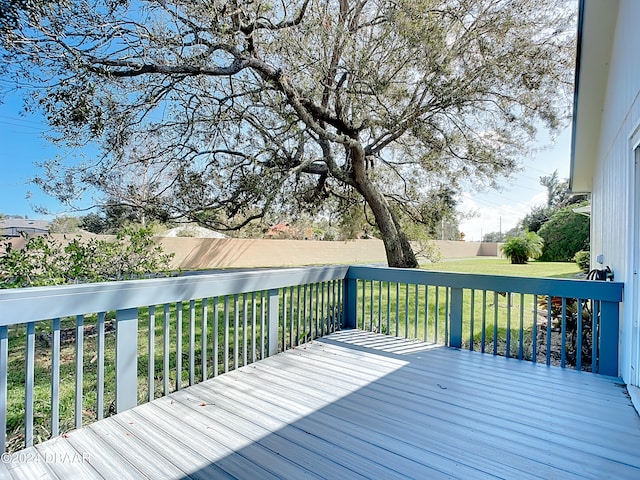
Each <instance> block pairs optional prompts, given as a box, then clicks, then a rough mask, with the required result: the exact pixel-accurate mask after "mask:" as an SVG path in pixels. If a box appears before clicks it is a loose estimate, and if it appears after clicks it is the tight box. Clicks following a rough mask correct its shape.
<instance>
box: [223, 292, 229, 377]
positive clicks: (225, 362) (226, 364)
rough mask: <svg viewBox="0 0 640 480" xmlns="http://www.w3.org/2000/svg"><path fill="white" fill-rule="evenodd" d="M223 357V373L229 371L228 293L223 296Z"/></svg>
mask: <svg viewBox="0 0 640 480" xmlns="http://www.w3.org/2000/svg"><path fill="white" fill-rule="evenodd" d="M222 343H223V345H222V348H223V353H224V358H223V359H222V364H223V370H224V373H227V372H228V371H229V295H225V296H224V333H223V340H222Z"/></svg>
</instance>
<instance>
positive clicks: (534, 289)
mask: <svg viewBox="0 0 640 480" xmlns="http://www.w3.org/2000/svg"><path fill="white" fill-rule="evenodd" d="M347 277H348V278H356V279H360V280H377V281H384V282H398V283H412V284H424V285H440V286H443V287H453V288H469V289H475V290H492V291H498V292H516V293H528V294H535V295H552V296H556V297H569V298H590V299H594V300H602V301H609V302H621V301H622V293H623V288H624V283H622V282H599V281H593V280H578V279H569V278H531V277H511V276H502V275H482V274H472V273H451V272H434V271H429V270H407V269H401V268H388V267H367V266H352V267H350V268H349V272H348V274H347Z"/></svg>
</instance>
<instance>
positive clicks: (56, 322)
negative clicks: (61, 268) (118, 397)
mask: <svg viewBox="0 0 640 480" xmlns="http://www.w3.org/2000/svg"><path fill="white" fill-rule="evenodd" d="M99 318H100V317H99V316H98V320H99ZM102 325H103V330H102V331H103V339H104V314H103V323H102ZM51 330H52V331H51V336H52V338H51V437H52V438H53V437H57V436H58V435H60V319H59V318H54V319H53V325H52V329H51ZM99 341H100V331H99V328H98V342H99ZM103 342H104V340H103ZM102 348H103V363H102V364H103V370H104V346H103V347H102ZM99 361H100V345H99V344H98V362H99ZM0 375H1V373H0ZM100 380H101V377H100V363H98V394H100ZM102 385H103V386H104V375H103V376H102ZM100 400H102V398H100V395H98V401H97V406H96V410H97V413H98V420H100V419H102V415H101V411H100V405H101V403H100ZM0 434H2V435H3V436H4V430H1V429H0Z"/></svg>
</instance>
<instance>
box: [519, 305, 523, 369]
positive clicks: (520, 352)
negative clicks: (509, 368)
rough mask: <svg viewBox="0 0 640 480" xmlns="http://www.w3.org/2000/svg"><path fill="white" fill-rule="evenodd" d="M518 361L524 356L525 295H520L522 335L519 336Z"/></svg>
mask: <svg viewBox="0 0 640 480" xmlns="http://www.w3.org/2000/svg"><path fill="white" fill-rule="evenodd" d="M518 340H519V347H518V359H519V360H522V357H523V356H524V293H521V294H520V334H519V338H518Z"/></svg>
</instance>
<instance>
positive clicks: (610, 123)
mask: <svg viewBox="0 0 640 480" xmlns="http://www.w3.org/2000/svg"><path fill="white" fill-rule="evenodd" d="M639 20H640V2H639V1H636V0H626V1H621V2H620V9H619V12H618V17H617V28H616V33H615V38H614V42H613V51H612V55H611V64H610V66H609V67H610V68H609V78H608V84H607V93H606V100H605V106H604V111H603V117H602V126H601V134H600V144H599V149H598V163H597V166H596V170H595V173H594V178H593V190H592V205H593V210H592V218H591V253H592V263H593V264H594V266H596V265H595V259H596V256H597V255H599V254H602V255H603V256H604V264H605V265H609V266H610V267H611V269H612V270H613V272H614V274H615V280H617V281H623V282H625V284H626V285H625V305H624V308H623V315H622V318H621V322H620V338H621V344H620V374H621V375H622V377H623V378H624V380H625V381H626V382H627V383H631V384H633V385H638V380H639V379H638V374H637V372H638V371H639V370H640V366H639V365H638V359H637V356H636V355H634V352H635V350H634V349H633V345H634V342H635V344H636V345H637V344H638V341H639V340H638V338H634V334H633V329H632V326H633V310H634V309H633V308H632V307H633V295H634V294H635V295H637V291H638V284H637V282H635V281H634V278H633V277H634V275H633V268H632V264H633V256H634V255H633V252H634V249H637V248H638V246H637V245H634V244H633V238H634V237H633V229H634V225H635V222H639V221H640V206H636V207H634V206H633V202H634V186H633V179H634V153H633V149H634V147H635V146H637V143H636V144H635V145H634V142H640V133H639V130H640V99H639V98H638V96H639V94H640V54H639V52H640V28H638V21H639ZM632 357H636V358H632Z"/></svg>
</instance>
